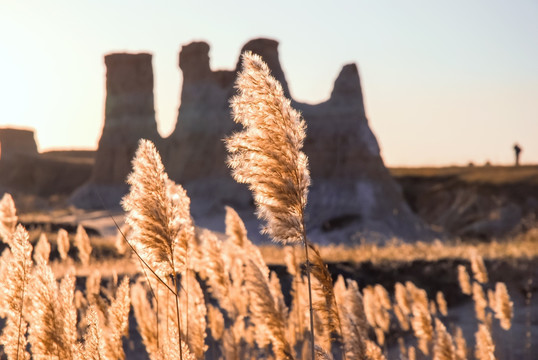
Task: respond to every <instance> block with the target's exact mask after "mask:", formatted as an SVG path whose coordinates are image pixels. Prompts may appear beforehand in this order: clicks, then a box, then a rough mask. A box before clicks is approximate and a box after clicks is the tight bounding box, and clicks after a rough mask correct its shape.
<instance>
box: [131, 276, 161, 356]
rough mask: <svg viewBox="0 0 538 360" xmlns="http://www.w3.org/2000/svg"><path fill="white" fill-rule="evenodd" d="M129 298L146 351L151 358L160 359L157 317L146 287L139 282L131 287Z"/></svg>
mask: <svg viewBox="0 0 538 360" xmlns="http://www.w3.org/2000/svg"><path fill="white" fill-rule="evenodd" d="M131 299H132V300H131V301H132V305H133V310H134V313H135V318H136V322H137V324H138V331H139V333H140V336H141V337H142V342H143V343H144V346H145V348H146V351H147V352H148V355H149V357H150V359H151V360H160V359H162V357H163V354H162V353H161V350H160V347H159V332H158V326H159V325H158V322H157V317H156V316H155V311H154V310H153V309H152V307H151V304H150V302H149V301H148V298H147V292H146V289H145V288H144V286H143V285H142V284H140V283H139V282H137V283H135V284H134V285H133V286H132V287H131Z"/></svg>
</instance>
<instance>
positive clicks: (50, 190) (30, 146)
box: [0, 128, 93, 196]
mask: <svg viewBox="0 0 538 360" xmlns="http://www.w3.org/2000/svg"><path fill="white" fill-rule="evenodd" d="M0 149H1V150H0V151H1V152H0V154H1V155H0V196H1V194H2V193H3V192H4V191H8V192H10V193H18V192H21V193H25V194H33V195H39V196H50V195H53V194H56V195H57V194H64V195H67V194H70V193H72V192H73V190H75V189H76V188H78V187H79V186H80V185H82V184H83V183H84V182H85V181H87V179H88V177H89V175H90V172H91V170H92V167H93V159H86V158H78V159H73V157H72V156H70V155H66V154H52V153H47V154H39V153H38V152H37V144H36V141H35V138H34V131H33V130H21V129H12V128H4V129H0Z"/></svg>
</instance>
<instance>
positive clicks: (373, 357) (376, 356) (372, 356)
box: [366, 340, 386, 360]
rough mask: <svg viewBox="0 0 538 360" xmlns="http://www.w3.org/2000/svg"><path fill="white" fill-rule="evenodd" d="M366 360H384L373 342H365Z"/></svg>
mask: <svg viewBox="0 0 538 360" xmlns="http://www.w3.org/2000/svg"><path fill="white" fill-rule="evenodd" d="M366 359H367V360H386V357H385V355H383V352H382V351H381V349H380V348H379V346H377V345H376V343H375V342H373V341H370V340H366Z"/></svg>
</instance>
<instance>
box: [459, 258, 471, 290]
mask: <svg viewBox="0 0 538 360" xmlns="http://www.w3.org/2000/svg"><path fill="white" fill-rule="evenodd" d="M458 282H459V284H460V289H461V292H462V293H464V294H465V295H471V294H472V289H471V278H470V277H469V273H468V272H467V270H466V269H465V266H463V265H458Z"/></svg>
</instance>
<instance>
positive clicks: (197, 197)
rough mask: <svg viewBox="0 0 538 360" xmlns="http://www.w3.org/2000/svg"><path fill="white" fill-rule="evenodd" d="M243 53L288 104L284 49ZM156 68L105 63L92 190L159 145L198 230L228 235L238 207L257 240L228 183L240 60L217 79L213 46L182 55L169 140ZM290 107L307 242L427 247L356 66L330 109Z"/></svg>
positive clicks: (200, 45)
mask: <svg viewBox="0 0 538 360" xmlns="http://www.w3.org/2000/svg"><path fill="white" fill-rule="evenodd" d="M246 50H250V51H252V52H254V53H257V54H259V55H260V56H262V58H263V59H264V60H265V61H266V62H267V64H268V65H269V67H270V69H271V71H272V74H273V76H275V77H276V78H277V79H278V80H279V81H280V82H281V83H282V85H283V88H284V91H285V93H286V94H287V95H288V96H289V97H290V98H291V94H290V93H289V88H288V85H287V82H286V79H285V76H284V72H283V71H282V68H281V66H280V62H279V56H278V43H277V42H276V41H274V40H269V39H255V40H252V41H249V42H248V43H247V44H245V46H244V47H243V49H242V50H241V52H243V51H246ZM150 59H151V58H150V56H149V55H147V54H145V55H126V54H116V55H109V56H107V57H106V59H105V63H106V65H107V103H106V115H105V126H104V128H103V135H102V138H101V141H100V143H99V150H98V155H97V159H96V166H95V170H94V175H93V180H92V182H93V183H94V184H122V183H123V181H124V179H125V176H126V175H127V173H128V172H129V168H130V159H131V157H132V154H133V153H134V150H135V149H136V143H137V141H138V139H139V138H141V137H144V138H149V139H151V140H154V141H156V143H157V146H158V147H159V149H160V151H161V155H162V157H163V161H164V163H165V166H166V169H167V171H168V173H169V174H170V176H171V178H172V179H174V180H176V181H178V182H179V183H181V184H183V185H184V187H185V188H186V189H187V191H188V193H189V196H190V197H191V199H192V212H193V216H194V217H195V220H196V221H197V223H198V224H201V225H205V226H208V227H210V228H213V229H217V230H220V229H222V227H223V225H222V223H223V214H224V205H231V206H232V207H234V208H236V210H238V212H239V213H240V214H241V215H242V216H243V217H244V220H245V222H246V223H247V227H248V228H249V229H250V233H251V234H252V235H255V234H256V233H257V227H258V225H257V222H256V220H255V219H254V217H253V210H254V209H253V205H252V200H251V197H250V194H249V192H248V190H247V189H246V187H245V186H243V185H239V184H237V183H235V182H234V180H233V179H232V178H231V176H230V173H229V170H228V169H227V168H226V165H225V160H226V150H225V147H224V143H223V139H224V138H225V137H227V136H228V135H230V133H231V132H233V131H234V129H238V128H237V125H236V124H234V123H233V121H232V119H231V116H230V109H229V99H230V97H231V96H232V95H233V94H234V88H233V85H234V81H235V74H236V72H237V71H238V70H239V66H240V59H239V60H238V63H237V66H236V69H234V70H233V71H212V70H211V68H210V61H209V45H208V44H206V43H204V42H194V43H191V44H189V45H186V46H183V48H182V50H181V53H180V56H179V66H180V68H181V70H182V72H183V79H184V81H183V87H182V92H181V106H180V108H179V115H178V121H177V125H176V129H175V130H174V132H173V133H172V134H171V135H170V137H169V138H167V139H160V138H159V137H158V135H157V133H156V125H155V118H154V110H153V95H152V88H153V77H152V75H151V63H150V61H151V60H150ZM293 106H294V107H296V108H297V109H299V110H300V111H301V112H302V113H303V115H304V118H305V120H306V122H307V126H308V130H307V140H306V142H305V148H304V150H305V153H306V154H307V155H308V157H309V159H310V166H311V175H312V180H313V186H312V188H311V192H310V196H309V205H308V209H307V210H308V228H309V229H310V234H309V236H311V237H312V239H313V240H316V241H318V242H326V241H332V242H334V241H337V242H339V241H345V242H349V241H358V240H359V239H360V238H361V237H368V238H369V239H371V238H372V237H373V236H376V237H378V238H379V239H381V240H383V239H388V238H390V237H392V236H398V237H402V238H409V239H411V238H418V237H423V235H424V234H425V233H426V232H427V231H426V229H425V227H424V225H423V223H422V222H421V221H420V220H419V219H418V218H416V217H415V216H414V215H413V214H412V212H411V211H410V210H409V208H408V207H407V205H406V204H405V202H404V201H403V197H402V195H401V192H400V189H399V187H398V186H397V184H396V183H395V182H394V180H393V179H392V178H391V176H390V174H389V173H388V171H387V170H386V168H385V166H384V164H383V160H382V158H381V156H380V152H379V147H378V144H377V141H376V139H375V136H374V135H373V133H372V132H371V130H370V128H369V127H368V120H367V119H366V115H365V111H364V104H363V99H362V89H361V84H360V79H359V74H358V70H357V67H356V65H355V64H350V65H346V66H344V67H343V69H342V71H341V73H340V75H339V76H338V78H337V79H336V81H335V84H334V89H333V91H332V94H331V97H330V99H329V100H327V101H326V102H324V103H321V104H317V105H309V104H302V103H298V102H293Z"/></svg>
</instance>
